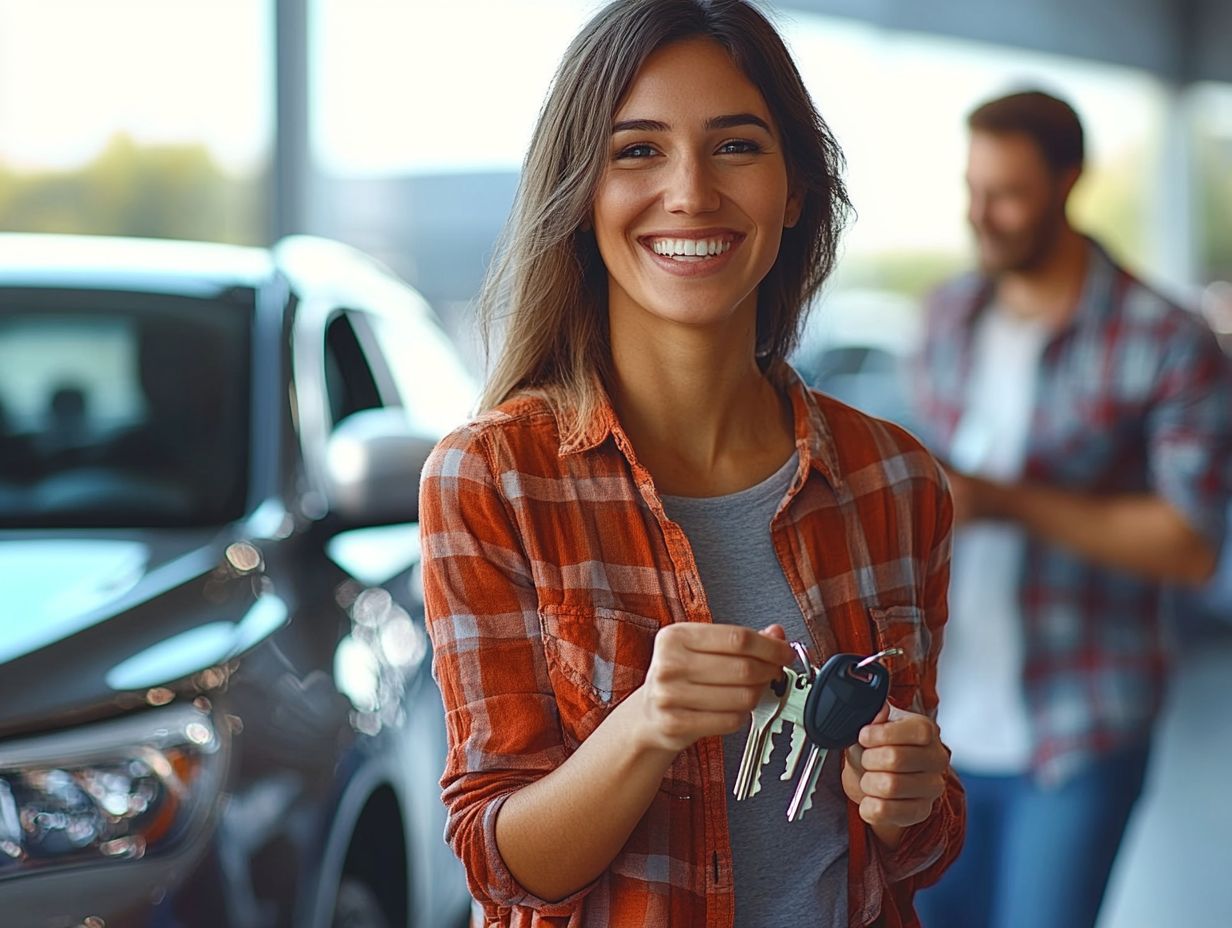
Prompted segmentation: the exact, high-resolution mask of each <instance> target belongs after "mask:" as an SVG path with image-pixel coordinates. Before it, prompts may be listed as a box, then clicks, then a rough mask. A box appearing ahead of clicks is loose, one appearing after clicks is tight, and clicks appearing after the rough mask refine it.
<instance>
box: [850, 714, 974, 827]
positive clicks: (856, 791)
mask: <svg viewBox="0 0 1232 928" xmlns="http://www.w3.org/2000/svg"><path fill="white" fill-rule="evenodd" d="M846 760H847V762H846V764H844V765H843V791H844V792H845V793H846V794H847V798H848V799H850V800H851V801H852V802H854V803H856V804H857V805H858V806H859V807H860V818H862V819H864V821H866V822H868V824H869V825H871V826H872V828H873V831H874V832H875V833H876V834H877V837H878V838H880V839H881V840H882V842H883V843H885V844H887V845H889V846H890V847H894V846H896V845H897V844H898V841H899V838H901V836H902V830H903V829H904V828H906V827H908V826H909V825H914V824H916V823H917V822H922V821H924V819H926V818H928V816H929V815H930V814H931V813H932V811H933V805H934V804H935V803H936V801H937V800H938V799H939V798H940V797H941V795H942V793H944V792H945V773H946V771H947V770H949V767H950V752H949V751H948V750H947V749H946V747H945V745H944V744H942V743H941V737H940V731H939V730H938V728H937V724H936V722H934V721H933V720H932V719H930V718H928V717H927V716H924V715H917V714H916V713H914V712H904V711H903V710H901V709H899V708H897V707H896V706H891V705H890V704H889V703H888V702H887V703H886V704H885V705H884V706H882V707H881V711H880V712H879V713H877V717H876V718H875V719H873V721H872V722H871V723H870V724H868V725H865V726H864V728H863V729H861V730H860V740H859V741H858V742H857V743H856V744H853V745H852V746H851V747H849V748H848V749H847V752H846Z"/></svg>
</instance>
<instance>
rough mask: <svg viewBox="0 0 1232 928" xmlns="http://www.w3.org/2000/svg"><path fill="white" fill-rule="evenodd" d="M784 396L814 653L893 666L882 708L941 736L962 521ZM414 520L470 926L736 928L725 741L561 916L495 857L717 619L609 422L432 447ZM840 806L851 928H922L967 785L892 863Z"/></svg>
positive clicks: (795, 528) (701, 747)
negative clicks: (658, 667)
mask: <svg viewBox="0 0 1232 928" xmlns="http://www.w3.org/2000/svg"><path fill="white" fill-rule="evenodd" d="M789 377H790V379H791V386H790V392H791V399H792V406H793V409H794V418H795V433H796V446H797V448H798V450H799V454H800V459H799V460H800V463H799V470H798V473H797V475H796V478H795V480H794V482H793V484H792V486H791V489H790V491H789V492H788V494H787V496H786V498H785V499H784V500H783V503H782V504H781V506H780V509H779V511H778V514H777V515H776V516H775V518H774V521H773V524H772V527H771V532H772V535H773V536H774V542H775V548H776V550H777V551H778V552H779V557H780V561H781V563H782V565H783V569H784V572H785V575H786V577H787V579H788V581H789V583H790V584H791V588H792V590H793V592H794V593H795V596H796V600H797V602H798V603H799V605H800V608H801V610H802V612H803V614H804V617H805V620H806V624H807V626H808V628H809V631H810V633H811V635H812V637H813V645H814V653H815V654H820V655H822V656H826V655H828V654H830V653H832V652H834V651H836V650H844V651H854V652H861V653H872V652H873V651H875V650H877V649H880V648H883V647H889V646H899V647H902V648H904V650H905V651H906V652H907V654H906V658H905V659H904V660H903V661H902V662H899V663H896V664H893V665H892V669H893V670H894V674H893V685H892V688H891V699H892V700H893V701H894V702H895V703H896V704H897V705H899V706H901V707H903V708H912V709H914V710H916V711H920V712H924V713H927V714H929V715H935V711H936V689H935V667H936V658H937V653H938V650H939V649H940V647H941V637H942V636H941V631H942V626H943V624H944V622H945V618H946V587H947V584H948V576H949V550H950V526H951V521H952V510H951V505H950V499H949V493H948V491H947V488H946V483H945V478H944V474H943V473H942V472H941V471H940V469H939V467H938V466H937V464H936V462H935V461H934V460H933V459H932V457H931V456H929V454H928V453H927V452H926V451H924V449H923V448H922V447H921V446H920V445H919V444H918V443H917V442H916V441H915V440H914V439H912V438H911V437H910V436H909V435H908V434H907V433H905V432H904V431H902V430H901V429H899V428H897V427H896V426H893V425H890V424H888V423H885V422H881V421H879V420H876V419H872V418H870V417H868V416H865V415H863V414H861V413H858V412H856V411H855V410H852V409H850V408H848V407H846V406H843V405H841V404H840V403H838V402H836V401H834V400H831V399H827V398H825V397H822V396H820V395H815V394H813V393H811V392H810V391H808V390H807V389H806V388H805V387H804V385H803V384H802V382H800V380H799V378H798V377H796V376H795V374H794V372H791V373H789ZM421 500H422V501H421V526H422V532H423V536H422V537H423V551H424V591H425V597H426V608H427V617H428V629H429V633H430V635H431V639H432V642H433V646H434V659H433V673H434V676H435V678H436V680H437V682H438V684H439V685H440V688H441V693H442V696H443V701H444V705H445V709H446V730H447V732H448V739H449V750H448V759H447V763H446V768H445V771H444V775H443V777H442V780H441V785H442V788H443V790H444V792H443V799H444V802H445V804H446V806H447V808H448V825H447V828H446V839H447V840H448V842H449V843H450V845H451V846H452V847H453V849H454V851H455V852H456V853H457V854H458V856H459V857H460V858H461V860H462V862H463V863H464V865H465V869H466V872H467V876H468V880H469V885H470V889H471V892H472V894H473V896H474V897H475V899H476V901H477V902H478V903H479V904H480V907H481V908H482V911H483V919H484V922H483V923H484V924H485V925H509V926H525V928H529V926H570V928H580V926H632V925H636V926H639V928H641V926H667V925H670V926H673V928H703V926H706V928H722V926H729V925H731V924H732V920H733V907H734V905H735V900H734V898H733V889H732V863H731V847H730V841H729V836H728V831H727V818H726V816H727V810H726V792H727V789H728V786H727V784H725V783H724V774H723V756H722V739H721V738H720V737H717V736H716V737H710V738H705V739H702V740H701V741H698V742H697V743H695V744H694V745H693V746H691V747H690V748H688V749H687V750H685V751H682V752H681V753H680V755H679V756H678V757H677V758H676V760H675V761H674V762H673V764H672V766H671V768H670V769H669V770H668V772H667V774H666V776H665V777H664V779H663V782H662V785H661V788H660V789H659V791H658V793H657V794H656V796H655V797H654V799H653V801H652V803H651V805H650V807H649V809H648V810H647V812H646V814H645V815H644V816H643V817H642V819H641V821H640V823H639V824H638V825H637V826H636V828H635V830H634V832H633V834H632V836H631V837H630V838H629V840H628V842H627V843H626V845H625V846H624V848H623V849H622V850H621V852H620V854H619V855H618V856H617V857H616V859H615V860H614V861H613V862H612V863H611V865H610V866H609V867H608V869H607V870H606V871H605V872H604V873H603V874H602V875H601V876H600V877H599V878H598V879H597V880H595V881H594V882H593V883H591V884H590V885H588V886H586V887H584V888H583V889H581V890H579V891H578V892H577V893H575V894H574V895H572V896H570V897H569V898H567V899H564V900H561V901H557V902H548V901H545V900H543V899H540V898H536V897H535V896H534V895H532V894H531V893H530V892H528V891H527V890H526V889H525V888H524V887H522V886H520V885H519V884H518V883H517V881H516V880H515V879H514V878H513V876H512V874H511V873H510V872H509V870H508V869H507V867H506V866H505V864H504V863H503V861H502V860H501V856H500V853H499V851H498V850H497V846H496V840H495V821H496V817H497V814H498V812H499V811H500V808H501V805H502V804H503V802H504V801H505V800H506V799H507V798H508V797H509V796H510V795H511V794H512V793H514V792H516V791H517V790H518V789H520V788H521V787H523V786H525V785H527V784H528V783H530V782H532V781H534V780H536V779H537V778H539V777H542V776H543V775H545V774H547V773H548V772H550V771H551V770H553V769H554V768H556V767H558V766H559V765H560V764H561V763H563V762H564V761H565V760H566V758H568V757H569V755H570V753H571V752H572V751H574V750H575V749H576V748H577V747H578V745H579V744H580V743H581V742H582V741H583V740H584V739H585V738H586V737H587V736H588V735H589V734H590V733H591V732H593V731H594V730H595V728H596V727H597V726H598V725H599V724H600V723H601V722H602V721H603V719H604V718H605V717H606V716H607V714H608V713H609V712H610V711H611V709H612V708H613V707H614V706H615V705H616V704H618V703H619V702H620V701H621V700H622V699H624V698H625V697H626V696H628V695H629V694H630V693H631V692H632V691H633V690H635V689H636V688H637V687H638V686H640V685H641V684H642V682H643V680H644V678H645V674H646V670H647V668H648V666H649V663H650V658H651V655H652V651H653V646H654V637H655V633H656V632H657V630H658V629H660V628H661V627H663V626H665V625H667V624H668V623H671V622H710V621H712V619H711V615H710V612H709V610H708V608H707V605H706V597H705V593H704V591H703V589H702V585H701V579H700V576H699V574H698V570H697V566H696V564H695V563H694V560H693V555H692V552H691V549H690V547H689V544H688V541H687V540H686V538H685V536H684V534H683V532H682V531H681V529H680V527H679V526H678V525H676V524H675V523H673V522H671V521H670V520H669V519H668V518H667V516H666V515H665V514H664V511H663V506H662V503H661V501H660V499H659V496H658V495H657V493H656V490H655V488H654V485H653V483H652V481H651V477H650V475H649V473H648V472H647V471H646V469H645V468H644V467H642V466H641V465H640V464H639V463H638V461H637V457H636V456H635V454H634V452H633V449H632V447H631V446H630V443H629V440H628V438H627V436H626V435H625V433H624V432H623V430H622V429H621V427H620V424H619V422H618V421H617V420H616V416H615V414H614V412H613V411H612V409H611V406H610V403H605V405H604V408H603V409H602V411H601V413H600V415H599V416H598V417H597V418H596V420H595V421H594V422H593V423H591V426H590V428H589V431H588V432H587V433H586V435H585V436H584V437H583V439H582V440H581V441H576V442H574V443H572V444H565V443H562V440H561V437H560V434H559V431H558V428H557V420H556V418H555V416H554V414H553V412H552V409H551V407H550V406H549V405H548V404H547V403H546V402H545V401H544V400H543V399H540V398H533V397H523V398H518V399H515V400H511V401H509V402H507V403H505V404H504V405H503V406H501V407H500V408H499V409H497V410H494V411H492V412H490V413H487V414H485V415H482V416H480V417H479V418H478V419H476V420H475V421H474V422H472V423H471V424H470V425H468V426H466V427H463V428H461V429H459V430H458V431H456V432H454V433H453V434H451V435H450V436H448V437H447V438H445V439H444V441H442V442H441V443H440V445H439V446H438V447H437V449H436V451H435V452H434V453H433V455H432V457H431V459H430V460H429V461H428V464H427V466H426V467H425V470H424V474H423V481H422V493H421ZM849 805H850V815H849V824H848V830H849V833H850V864H849V923H850V925H852V926H862V925H870V924H874V923H876V924H879V925H884V926H887V928H898V926H908V925H915V924H917V920H916V917H915V914H914V911H913V908H912V902H911V900H912V894H913V893H914V891H915V889H916V888H917V887H919V886H922V885H926V884H927V883H930V882H933V881H934V880H936V878H937V877H938V876H939V875H940V873H941V871H942V870H943V869H944V868H945V867H946V866H947V865H948V864H949V862H950V861H951V860H952V859H953V857H954V856H955V855H956V854H957V852H958V848H959V846H960V844H961V841H962V834H963V828H964V823H965V805H964V800H963V794H962V788H961V787H960V786H959V784H958V781H957V779H956V778H954V777H953V776H952V775H951V776H949V777H948V778H947V790H946V793H945V795H944V796H943V798H942V799H941V800H939V801H938V803H937V804H936V806H935V808H934V812H933V814H932V816H931V817H930V818H929V819H927V820H926V821H924V822H922V823H920V824H918V825H916V826H913V827H912V828H911V829H909V830H908V832H907V834H906V835H905V838H904V840H903V842H902V844H901V845H900V846H899V847H898V848H897V849H896V850H895V851H894V852H890V851H887V850H885V849H884V848H883V847H882V846H881V845H879V844H878V842H877V840H876V838H875V836H873V835H872V833H871V831H869V830H868V829H867V827H866V826H865V824H864V823H863V821H862V820H861V819H860V818H859V815H858V811H857V808H856V806H855V805H854V804H849ZM797 827H801V826H797ZM802 827H805V828H807V827H808V821H807V819H806V820H805V821H804V823H803V826H802Z"/></svg>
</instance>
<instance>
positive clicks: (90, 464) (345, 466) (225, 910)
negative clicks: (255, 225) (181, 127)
mask: <svg viewBox="0 0 1232 928" xmlns="http://www.w3.org/2000/svg"><path fill="white" fill-rule="evenodd" d="M474 396H475V394H474V386H473V382H472V381H471V379H470V378H469V376H468V375H467V374H466V372H465V370H464V369H463V367H462V366H461V363H460V362H459V360H458V356H457V355H456V353H455V352H454V350H453V348H452V346H451V344H450V343H449V341H448V340H447V339H446V337H445V336H444V335H443V333H442V330H441V329H440V327H439V326H438V324H437V321H436V319H435V317H434V316H433V314H432V312H431V310H430V309H429V308H428V306H427V305H426V304H425V303H424V301H423V300H422V299H421V298H420V297H419V295H418V294H417V293H416V292H415V291H414V290H413V289H411V288H410V287H409V286H407V285H406V284H404V283H403V282H401V281H400V280H398V279H396V278H395V277H394V276H393V275H392V274H391V273H389V272H388V271H387V270H385V269H384V268H382V267H381V266H379V265H378V264H377V263H376V262H374V261H372V260H370V259H369V258H367V257H366V256H364V255H362V254H360V253H358V252H356V251H353V250H351V249H349V248H346V247H344V246H342V245H339V244H337V243H333V242H327V241H323V240H320V239H313V238H305V237H298V238H291V239H288V240H286V241H284V242H282V243H280V244H279V245H278V246H276V247H275V248H273V249H270V250H265V249H243V248H235V247H228V246H221V245H206V244H198V243H171V242H145V241H134V240H121V239H106V238H73V237H67V236H64V237H61V236H16V235H9V236H4V235H0V925H3V926H5V928H25V926H37V928H62V926H74V928H75V926H87V928H123V926H151V928H173V926H185V928H188V926H211V928H241V926H243V928H250V926H251V928H256V926H260V928H265V926H295V928H320V926H331V925H332V926H355V928H359V926H365V928H374V926H388V928H399V926H408V925H410V926H417V928H438V926H452V925H456V924H459V923H460V922H463V921H464V920H465V917H466V913H467V910H468V907H469V900H468V897H467V895H466V890H465V883H464V880H463V878H462V873H461V869H460V865H459V864H458V862H457V861H456V860H455V859H454V857H453V856H452V854H451V853H450V852H449V850H448V848H447V847H446V846H445V843H444V841H443V840H442V834H443V829H444V811H443V808H442V805H441V802H440V790H439V786H438V778H439V776H440V772H441V770H442V769H443V766H444V750H445V747H444V746H445V736H444V713H443V710H442V707H441V702H440V696H439V693H438V691H437V689H436V687H435V686H434V684H433V682H432V680H431V677H430V660H431V654H430V645H429V642H428V639H427V636H426V634H425V629H424V620H423V608H422V584H421V581H420V576H419V574H418V565H419V545H418V529H417V525H416V518H417V495H418V479H419V470H420V468H421V467H422V464H423V461H424V459H425V458H426V456H427V454H428V451H429V450H430V449H431V447H432V445H433V443H434V442H435V441H436V439H438V438H439V437H440V436H441V435H442V434H444V432H445V431H447V430H448V429H449V428H451V427H453V426H454V425H456V424H458V423H459V422H460V421H461V420H462V419H463V418H464V417H465V416H466V414H467V412H468V411H469V409H470V406H471V403H472V402H473V400H474Z"/></svg>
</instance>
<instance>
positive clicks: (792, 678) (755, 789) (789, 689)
mask: <svg viewBox="0 0 1232 928" xmlns="http://www.w3.org/2000/svg"><path fill="white" fill-rule="evenodd" d="M776 682H777V683H778V688H779V689H781V690H782V695H781V701H780V703H779V711H778V712H777V713H776V714H775V716H774V718H773V719H771V720H770V724H769V725H767V726H766V728H765V730H764V732H763V733H762V740H761V745H760V746H759V748H758V751H757V754H756V756H755V759H754V761H753V763H752V765H751V766H750V767H749V771H748V778H747V779H746V781H745V795H744V797H742V798H746V799H747V798H748V797H750V796H756V795H757V794H758V793H759V792H760V791H761V768H762V767H764V766H766V764H768V763H770V755H771V754H773V753H774V736H775V735H777V734H778V733H779V732H781V731H782V730H783V721H784V719H783V710H784V709H785V708H787V704H788V702H789V701H790V699H791V694H792V693H793V692H794V691H795V688H796V672H795V671H794V670H792V669H791V668H790V667H785V668H783V676H782V677H781V678H780V679H779V680H778V681H776Z"/></svg>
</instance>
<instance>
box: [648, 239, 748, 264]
mask: <svg viewBox="0 0 1232 928" xmlns="http://www.w3.org/2000/svg"><path fill="white" fill-rule="evenodd" d="M731 246H732V243H731V241H729V240H727V239H721V238H707V239H692V238H658V239H655V240H654V241H653V242H651V249H652V250H653V251H654V253H655V254H657V255H663V256H664V257H667V258H673V259H675V260H682V259H687V258H693V259H697V258H702V259H705V258H712V257H715V256H716V255H721V254H724V253H725V252H727V251H729V250H730V249H731Z"/></svg>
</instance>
